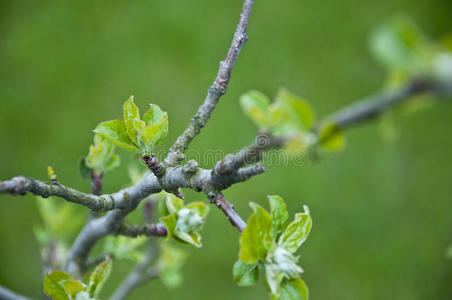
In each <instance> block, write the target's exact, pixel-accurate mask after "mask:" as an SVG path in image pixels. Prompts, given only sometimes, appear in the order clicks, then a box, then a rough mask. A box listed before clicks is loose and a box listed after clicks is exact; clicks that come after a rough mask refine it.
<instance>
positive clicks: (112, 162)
mask: <svg viewBox="0 0 452 300" xmlns="http://www.w3.org/2000/svg"><path fill="white" fill-rule="evenodd" d="M119 163H120V161H119V156H118V155H116V154H113V155H112V156H111V157H110V159H109V160H108V161H107V163H106V164H105V167H104V171H105V172H107V171H111V170H113V169H114V168H116V167H118V166H119Z"/></svg>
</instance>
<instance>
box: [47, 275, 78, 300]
mask: <svg viewBox="0 0 452 300" xmlns="http://www.w3.org/2000/svg"><path fill="white" fill-rule="evenodd" d="M73 279H74V278H72V276H71V275H70V274H68V273H66V272H63V271H59V270H56V271H52V272H51V273H48V274H46V275H45V276H44V293H45V294H46V295H47V296H50V297H52V300H71V298H70V296H69V294H68V293H67V291H66V290H65V288H64V282H65V281H68V280H73Z"/></svg>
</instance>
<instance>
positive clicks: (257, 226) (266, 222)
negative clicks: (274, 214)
mask: <svg viewBox="0 0 452 300" xmlns="http://www.w3.org/2000/svg"><path fill="white" fill-rule="evenodd" d="M250 206H251V207H252V208H253V210H254V213H253V214H251V216H250V217H249V219H248V222H247V225H246V228H245V230H243V232H242V234H241V235H240V253H239V259H240V260H242V261H243V262H245V263H247V264H256V263H257V262H259V261H263V260H265V256H266V255H267V252H268V249H269V248H270V247H271V244H272V240H271V236H270V228H271V223H272V219H271V216H270V214H269V213H268V212H267V211H266V210H265V209H264V208H263V207H261V206H259V205H257V204H255V203H252V202H251V203H250Z"/></svg>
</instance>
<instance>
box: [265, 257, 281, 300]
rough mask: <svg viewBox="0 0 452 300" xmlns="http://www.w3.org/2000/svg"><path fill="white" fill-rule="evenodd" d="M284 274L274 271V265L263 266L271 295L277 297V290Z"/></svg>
mask: <svg viewBox="0 0 452 300" xmlns="http://www.w3.org/2000/svg"><path fill="white" fill-rule="evenodd" d="M283 277H284V274H283V273H281V272H278V270H275V268H274V265H272V264H265V279H266V283H267V287H268V289H269V290H270V293H271V294H272V295H275V296H276V295H279V288H280V285H281V281H282V280H283Z"/></svg>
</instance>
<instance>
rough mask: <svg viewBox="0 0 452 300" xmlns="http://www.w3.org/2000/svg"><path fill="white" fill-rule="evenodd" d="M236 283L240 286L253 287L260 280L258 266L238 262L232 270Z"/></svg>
mask: <svg viewBox="0 0 452 300" xmlns="http://www.w3.org/2000/svg"><path fill="white" fill-rule="evenodd" d="M232 273H233V276H234V281H235V282H236V283H237V284H238V285H239V286H253V285H255V284H256V283H257V281H258V279H259V267H258V265H257V264H254V265H249V264H246V263H244V262H243V261H241V260H237V261H236V262H235V264H234V268H233V270H232Z"/></svg>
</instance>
